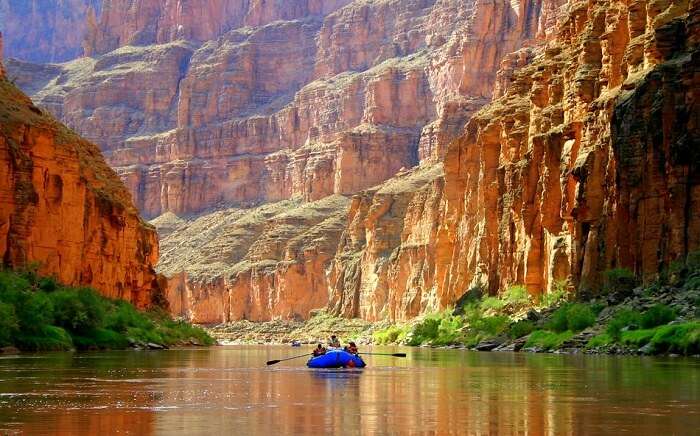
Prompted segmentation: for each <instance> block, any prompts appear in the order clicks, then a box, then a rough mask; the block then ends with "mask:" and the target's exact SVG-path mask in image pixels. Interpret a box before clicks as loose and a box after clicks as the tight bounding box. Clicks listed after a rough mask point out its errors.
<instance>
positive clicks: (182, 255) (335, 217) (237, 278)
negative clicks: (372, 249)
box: [154, 195, 348, 324]
mask: <svg viewBox="0 0 700 436" xmlns="http://www.w3.org/2000/svg"><path fill="white" fill-rule="evenodd" d="M347 204H348V200H347V199H346V198H345V197H343V196H340V195H336V196H329V197H326V198H324V199H322V200H318V201H314V202H305V201H303V200H301V199H296V200H283V201H280V202H273V203H268V204H265V205H262V206H259V207H256V208H248V209H237V208H233V209H225V210H221V211H218V212H214V213H212V214H208V215H205V216H202V217H199V218H196V219H192V220H183V219H180V218H177V217H176V216H175V215H174V214H165V215H163V216H161V217H159V218H158V219H156V220H154V224H155V225H156V226H157V227H158V229H159V231H160V232H161V233H165V234H167V236H165V237H164V238H163V240H162V245H161V249H162V252H163V260H162V262H161V263H160V264H159V269H160V271H161V272H162V273H164V274H165V275H167V276H168V277H170V280H169V284H168V291H167V298H168V301H169V302H170V308H171V310H172V311H173V313H174V314H175V315H178V316H184V317H187V318H188V319H191V320H192V321H194V322H198V323H206V324H211V323H221V322H226V321H230V320H238V319H249V320H254V321H267V320H270V319H279V318H295V319H307V318H308V317H309V315H310V312H311V310H313V309H318V308H320V307H325V306H326V305H327V304H328V282H327V277H326V267H327V265H328V263H329V261H330V259H331V258H332V257H333V255H334V254H335V248H336V245H337V241H338V237H339V234H340V232H341V231H342V230H343V228H344V227H345V216H346V210H347Z"/></svg>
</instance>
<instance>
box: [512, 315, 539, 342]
mask: <svg viewBox="0 0 700 436" xmlns="http://www.w3.org/2000/svg"><path fill="white" fill-rule="evenodd" d="M533 330H535V323H534V322H532V321H529V320H527V319H523V320H520V321H518V322H516V323H513V324H511V326H510V329H509V330H508V336H510V337H511V339H518V338H522V337H523V336H527V335H529V334H530V333H532V331H533Z"/></svg>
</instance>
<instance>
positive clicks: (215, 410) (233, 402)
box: [0, 346, 700, 436]
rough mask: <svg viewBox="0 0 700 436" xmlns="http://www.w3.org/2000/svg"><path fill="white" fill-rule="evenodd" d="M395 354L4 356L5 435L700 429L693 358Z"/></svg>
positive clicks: (699, 378)
mask: <svg viewBox="0 0 700 436" xmlns="http://www.w3.org/2000/svg"><path fill="white" fill-rule="evenodd" d="M394 350H397V348H389V347H375V348H374V351H384V352H386V351H394ZM303 351H305V350H304V349H301V352H303ZM401 351H405V352H406V353H408V357H407V358H405V359H400V358H391V357H379V356H372V357H369V356H368V357H366V358H365V359H366V361H367V363H368V367H367V368H365V369H364V370H347V371H343V370H310V369H307V368H306V367H305V366H304V364H305V360H306V359H305V358H301V359H297V360H292V361H289V362H282V363H279V364H277V365H274V366H270V367H266V366H265V361H267V360H271V359H280V358H283V357H289V356H294V355H297V354H300V349H299V348H291V347H283V346H230V347H214V348H211V349H196V350H190V349H185V350H168V351H123V352H91V353H49V354H36V355H22V356H14V357H13V356H9V357H7V356H6V357H2V358H0V435H4V434H37V435H43V434H51V435H54V434H60V435H78V434H94V435H106V434H135V435H151V434H187V435H199V434H205V435H218V434H240V435H264V436H277V435H307V434H313V435H324V434H367V435H382V434H387V435H392V434H407V435H410V434H421V435H422V434H440V435H442V434H445V435H447V434H464V435H470V434H474V435H495V434H505V435H510V434H523V435H525V434H527V435H544V434H548V435H571V434H576V435H578V434H581V435H600V434H615V435H624V434H630V435H672V434H679V435H681V434H698V432H699V431H700V430H699V429H700V359H693V358H690V359H684V358H650V357H614V356H613V357H611V356H577V355H541V354H525V353H476V352H469V351H461V350H430V349H415V348H404V349H402V350H401Z"/></svg>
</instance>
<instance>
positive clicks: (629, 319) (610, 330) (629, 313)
mask: <svg viewBox="0 0 700 436" xmlns="http://www.w3.org/2000/svg"><path fill="white" fill-rule="evenodd" d="M641 319H642V314H641V313H639V312H638V311H636V310H631V309H622V310H620V311H618V312H617V313H616V314H615V316H614V317H613V318H612V319H611V320H610V322H608V326H607V327H606V330H605V331H606V332H607V334H608V335H609V336H610V338H611V339H612V340H614V341H619V340H620V339H621V338H622V331H623V330H625V329H627V330H630V329H631V330H636V329H638V328H639V325H640V324H641Z"/></svg>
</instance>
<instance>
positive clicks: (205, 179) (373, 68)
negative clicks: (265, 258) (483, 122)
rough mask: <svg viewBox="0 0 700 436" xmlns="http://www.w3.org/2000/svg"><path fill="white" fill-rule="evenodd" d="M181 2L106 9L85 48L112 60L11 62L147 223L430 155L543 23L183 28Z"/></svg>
mask: <svg viewBox="0 0 700 436" xmlns="http://www.w3.org/2000/svg"><path fill="white" fill-rule="evenodd" d="M190 3H191V2H187V1H173V2H165V3H163V2H148V1H145V0H143V1H136V2H127V3H123V2H119V1H117V0H114V1H112V2H108V3H105V4H104V7H103V12H102V14H101V16H100V19H99V21H98V22H96V23H95V26H96V27H95V29H96V30H95V31H99V32H100V33H99V34H100V35H102V36H99V37H98V36H95V38H97V39H94V38H93V39H94V41H110V42H109V43H107V42H105V44H106V45H104V47H101V46H100V44H102V43H98V42H94V44H93V45H94V46H95V47H94V49H93V52H94V53H103V52H105V51H107V50H112V49H114V50H112V51H109V52H107V53H104V54H101V55H100V56H96V57H93V58H85V59H79V60H76V61H73V62H70V63H67V64H63V65H48V66H41V67H40V66H35V65H31V64H27V63H21V62H15V63H13V64H11V65H10V67H11V70H12V71H13V73H14V74H15V75H16V76H18V77H20V81H21V83H20V85H21V86H23V87H24V88H25V89H28V90H31V91H33V97H34V98H35V100H36V101H37V102H38V104H40V105H42V106H44V107H47V108H49V109H50V110H51V111H52V112H53V113H54V114H56V115H57V116H58V117H60V118H61V119H62V120H64V121H65V122H66V123H67V124H68V125H70V126H71V127H73V128H75V129H76V130H78V131H79V132H81V133H82V134H83V135H85V136H86V137H88V138H89V139H90V140H93V141H95V142H97V143H98V144H100V146H101V147H102V149H103V151H104V152H105V156H106V158H107V160H108V162H109V163H110V164H111V165H112V166H113V167H115V169H116V170H117V172H118V173H119V174H120V175H121V177H122V179H123V180H124V181H125V183H126V184H127V186H128V187H129V189H130V191H131V192H132V195H133V197H134V199H135V203H136V205H137V207H139V209H140V210H141V211H142V212H143V213H144V214H145V215H147V216H149V217H154V216H157V215H160V214H161V213H164V212H167V211H171V212H175V213H178V214H183V213H185V214H187V213H198V212H201V211H203V210H206V209H208V208H211V207H214V206H217V205H222V204H231V203H234V204H236V203H237V204H248V203H251V202H260V201H278V200H282V199H287V198H291V197H293V196H302V197H304V198H305V199H307V200H316V199H320V198H323V197H325V196H327V195H331V194H346V195H347V194H353V193H355V192H357V191H358V190H361V189H365V188H368V187H370V186H373V185H375V184H377V183H380V182H382V181H384V180H386V179H388V178H389V177H391V176H392V175H393V174H395V173H396V171H398V170H399V169H400V168H402V167H411V166H413V165H415V164H416V163H418V161H419V160H421V161H427V160H432V161H436V160H439V159H440V157H441V156H442V155H444V152H445V149H446V148H445V146H446V144H447V143H448V142H449V141H450V140H451V139H453V138H454V137H455V136H457V135H458V134H459V131H460V128H461V126H462V125H463V123H464V122H465V121H466V120H467V119H468V117H469V116H470V115H471V114H473V113H474V112H475V111H476V110H477V109H478V108H479V107H480V106H482V105H483V104H484V103H485V102H486V101H488V99H489V98H490V87H491V83H493V82H494V80H495V78H496V71H497V70H498V68H499V62H500V58H501V57H502V56H503V55H504V54H506V53H509V52H510V51H512V50H514V49H516V48H518V47H520V46H521V45H522V44H524V43H526V42H527V41H529V40H533V39H535V38H537V37H538V35H539V33H543V31H541V29H540V27H542V26H543V25H542V24H541V23H542V22H544V21H546V20H545V18H546V17H548V16H549V15H547V14H550V15H551V11H549V10H548V9H547V8H546V7H544V6H542V5H541V4H540V3H538V2H529V1H526V2H522V3H518V4H514V6H513V5H511V3H509V2H506V1H505V0H498V1H491V2H484V1H480V2H474V1H473V0H440V1H435V0H411V1H405V0H401V1H399V0H382V1H375V2H365V1H354V2H348V1H301V0H299V1H295V2H291V3H289V2H285V3H284V4H282V3H280V2H270V1H267V2H237V3H235V4H234V3H232V2H216V1H211V2H209V3H207V6H206V7H203V8H201V10H199V9H198V11H199V12H197V13H198V14H200V13H201V14H208V15H207V17H208V18H206V19H205V18H202V19H196V20H195V19H193V18H192V17H193V16H190V15H188V14H185V13H184V12H183V11H186V10H188V9H187V8H191V6H192V5H191V4H190ZM232 8H233V9H232ZM234 9H235V10H234ZM548 11H549V12H548ZM178 14H180V15H178ZM195 15H196V14H195ZM149 17H150V18H149ZM178 17H179V18H178ZM137 18H138V19H137ZM280 18H281V19H282V20H287V21H274V20H277V19H280ZM185 19H187V20H191V21H190V22H187V23H184V24H182V23H181V21H182V20H185ZM168 20H175V21H173V22H172V23H170V21H168ZM212 20H213V21H212ZM216 20H219V21H216ZM221 20H223V21H221ZM224 21H225V23H224ZM154 23H155V24H154ZM165 23H169V24H165ZM174 23H181V24H177V25H176V24H174ZM243 24H249V25H251V26H255V27H245V28H241V27H240V26H241V25H243ZM173 26H175V27H173ZM176 27H177V28H180V27H182V29H185V30H183V32H184V33H182V32H181V33H182V34H181V35H180V34H177V32H175V33H173V32H172V31H168V30H167V29H171V30H172V29H174V28H176ZM149 29H150V30H149ZM187 29H190V30H187ZM149 32H150V33H149ZM139 35H140V36H139ZM100 38H101V39H100ZM207 38H217V39H214V40H209V41H207V42H204V43H202V40H205V39H207ZM88 39H89V38H88ZM124 44H133V45H129V46H124ZM98 46H100V47H98ZM117 47H120V48H117ZM477 66H478V68H477Z"/></svg>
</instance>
